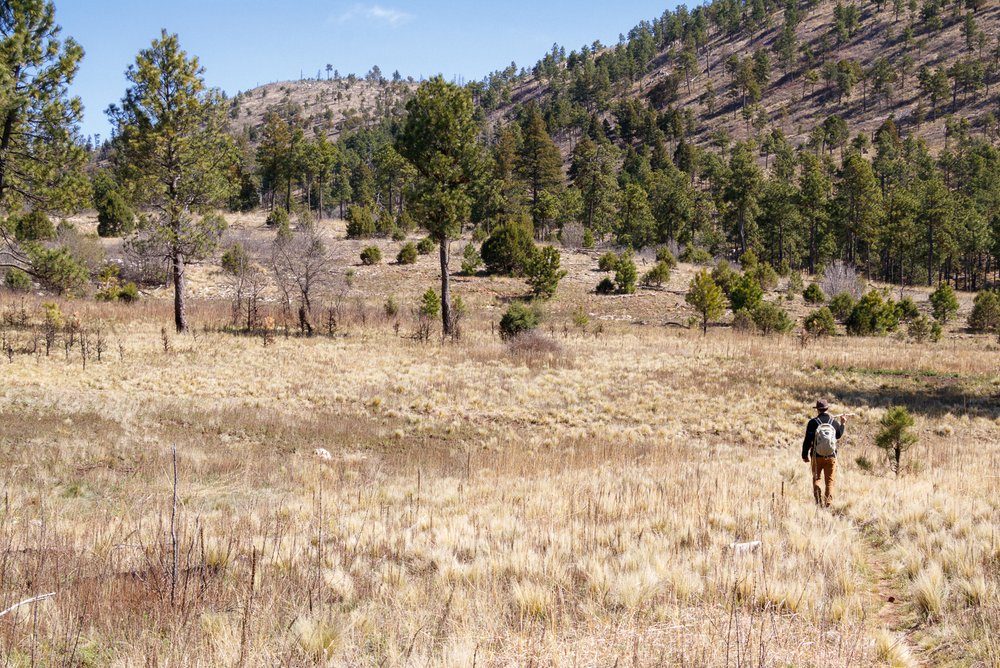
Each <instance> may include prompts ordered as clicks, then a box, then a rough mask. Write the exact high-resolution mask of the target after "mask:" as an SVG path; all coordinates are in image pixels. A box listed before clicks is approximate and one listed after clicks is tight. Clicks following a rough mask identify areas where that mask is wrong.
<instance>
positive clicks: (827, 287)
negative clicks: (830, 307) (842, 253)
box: [819, 260, 865, 301]
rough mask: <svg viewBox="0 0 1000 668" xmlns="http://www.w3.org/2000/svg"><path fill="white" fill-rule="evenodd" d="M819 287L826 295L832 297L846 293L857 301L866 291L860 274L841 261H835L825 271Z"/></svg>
mask: <svg viewBox="0 0 1000 668" xmlns="http://www.w3.org/2000/svg"><path fill="white" fill-rule="evenodd" d="M819 287H820V288H822V290H823V293H824V294H827V295H830V296H831V297H832V296H833V295H839V294H840V293H842V292H846V293H847V294H849V295H851V296H852V297H854V299H855V301H856V300H858V299H860V298H861V295H862V294H863V293H864V291H865V283H864V280H863V279H862V278H861V276H860V275H859V274H858V272H857V271H855V269H854V267H852V266H851V265H849V264H847V263H845V262H842V261H841V260H834V261H833V262H832V263H831V264H830V266H828V267H827V268H826V269H824V270H823V277H822V278H821V279H820V281H819Z"/></svg>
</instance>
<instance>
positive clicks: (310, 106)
mask: <svg viewBox="0 0 1000 668" xmlns="http://www.w3.org/2000/svg"><path fill="white" fill-rule="evenodd" d="M416 87H417V84H416V83H415V82H412V81H406V80H400V81H386V80H384V79H383V80H366V79H355V78H353V77H351V78H341V79H328V80H317V79H303V80H300V81H280V82H276V83H270V84H266V85H264V86H260V87H258V88H253V89H251V90H248V91H245V92H242V93H240V94H238V95H236V96H234V97H233V99H232V102H231V108H230V118H231V119H232V125H233V129H234V130H235V131H237V132H241V133H242V132H244V131H246V132H248V133H249V135H250V139H251V141H256V133H257V131H258V130H259V128H260V127H261V126H262V125H263V123H264V118H265V117H266V115H267V113H268V112H269V111H271V110H274V111H279V112H281V113H282V115H284V116H285V117H287V118H294V119H295V121H296V125H298V126H300V127H304V128H305V129H306V130H310V129H311V130H313V131H314V132H316V133H317V134H318V133H325V134H326V135H327V137H328V138H330V139H336V138H337V137H339V136H340V135H341V134H342V133H344V132H349V131H351V130H356V129H358V128H363V127H370V126H372V125H374V124H376V123H377V122H378V121H379V120H380V119H383V118H386V117H389V116H392V115H394V114H399V113H400V112H401V111H402V107H403V104H404V103H405V101H406V99H407V98H408V97H409V95H410V94H412V92H413V91H414V90H416ZM310 134H311V133H310Z"/></svg>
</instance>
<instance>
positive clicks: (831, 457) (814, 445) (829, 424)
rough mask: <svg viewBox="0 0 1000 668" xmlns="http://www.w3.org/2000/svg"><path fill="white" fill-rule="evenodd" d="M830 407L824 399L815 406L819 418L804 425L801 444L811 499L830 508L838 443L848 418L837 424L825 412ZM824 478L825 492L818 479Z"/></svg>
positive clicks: (842, 416)
mask: <svg viewBox="0 0 1000 668" xmlns="http://www.w3.org/2000/svg"><path fill="white" fill-rule="evenodd" d="M828 410H830V404H828V403H827V402H826V400H824V399H820V400H819V401H817V402H816V411H817V413H818V415H817V416H816V417H814V418H813V419H811V420H809V423H808V424H807V425H806V437H805V439H804V440H803V441H802V461H804V462H806V463H808V462H810V461H812V477H813V497H815V499H816V504H817V505H820V506H824V507H826V508H829V507H830V501H832V500H833V479H834V476H835V474H836V472H837V440H838V439H839V438H840V437H841V436H843V435H844V425H846V424H847V416H846V415H840V416H838V417H839V418H840V422H837V418H835V417H832V416H831V415H830V414H829V413H828V412H827V411H828ZM821 477H823V478H824V479H825V480H824V482H825V483H826V490H825V494H824V490H822V489H820V485H819V479H820V478H821Z"/></svg>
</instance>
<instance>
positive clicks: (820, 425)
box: [813, 418, 837, 457]
mask: <svg viewBox="0 0 1000 668" xmlns="http://www.w3.org/2000/svg"><path fill="white" fill-rule="evenodd" d="M816 422H817V425H816V437H815V440H813V451H814V452H815V453H816V454H817V455H819V456H820V457H833V456H834V455H836V454H837V428H836V427H834V426H833V420H832V419H831V420H830V421H829V422H820V421H819V418H816Z"/></svg>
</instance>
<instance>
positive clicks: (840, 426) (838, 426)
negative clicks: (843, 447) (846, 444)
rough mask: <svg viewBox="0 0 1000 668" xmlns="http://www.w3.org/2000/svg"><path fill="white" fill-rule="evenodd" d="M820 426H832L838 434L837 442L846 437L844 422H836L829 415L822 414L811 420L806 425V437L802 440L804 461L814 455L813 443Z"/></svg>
mask: <svg viewBox="0 0 1000 668" xmlns="http://www.w3.org/2000/svg"><path fill="white" fill-rule="evenodd" d="M820 424H832V425H833V428H834V430H835V431H836V432H837V440H840V437H841V436H843V435H844V423H843V422H838V421H837V420H834V419H833V417H832V416H831V415H830V414H829V413H820V414H819V415H817V416H816V417H814V418H813V419H811V420H809V423H808V424H807V425H806V437H805V438H804V439H803V440H802V459H806V458H807V457H809V456H811V455H812V449H813V441H814V440H816V428H817V427H819V425H820ZM834 456H836V455H834Z"/></svg>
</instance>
